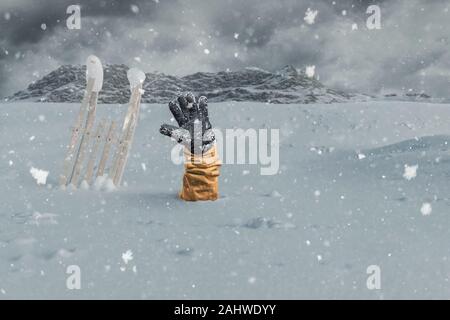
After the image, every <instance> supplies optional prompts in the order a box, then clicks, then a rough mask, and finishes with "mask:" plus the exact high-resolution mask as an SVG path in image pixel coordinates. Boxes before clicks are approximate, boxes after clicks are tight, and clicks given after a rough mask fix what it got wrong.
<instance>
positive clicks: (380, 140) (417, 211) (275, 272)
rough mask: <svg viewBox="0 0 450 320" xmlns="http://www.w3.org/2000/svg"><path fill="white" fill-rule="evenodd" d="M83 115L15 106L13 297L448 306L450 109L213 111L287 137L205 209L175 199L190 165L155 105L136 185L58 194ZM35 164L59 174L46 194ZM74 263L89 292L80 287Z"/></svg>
mask: <svg viewBox="0 0 450 320" xmlns="http://www.w3.org/2000/svg"><path fill="white" fill-rule="evenodd" d="M77 109H78V104H51V103H39V104H35V103H8V104H3V105H0V115H1V117H0V121H1V123H0V128H1V129H0V130H1V136H2V148H1V150H0V152H1V154H0V157H1V162H0V173H1V174H0V179H1V181H0V194H1V196H2V201H1V202H0V298H50V297H52V298H67V299H73V298H288V299H289V298H357V299H359V298H370V299H381V298H449V296H450V283H449V277H450V248H449V246H448V243H449V240H450V217H449V205H450V200H449V194H450V187H449V183H448V179H449V178H448V176H449V172H450V153H449V151H450V150H449V144H448V143H447V140H448V139H450V105H437V104H436V105H433V104H420V103H406V102H405V103H398V102H384V103H383V102H371V103H359V104H354V103H344V104H328V105H325V104H322V105H321V104H317V105H292V104H291V105H277V106H274V105H269V104H262V103H212V104H211V105H210V114H211V119H212V120H213V124H214V125H215V126H216V127H220V128H232V127H240V128H244V129H245V128H263V127H265V128H279V129H280V140H281V146H280V172H279V174H278V175H275V176H260V175H259V167H258V166H257V165H224V166H223V168H222V176H221V179H220V189H221V199H220V200H218V201H216V202H204V203H185V202H182V201H179V200H178V199H177V198H176V192H177V191H178V189H179V187H180V183H181V174H182V167H180V166H176V165H174V164H172V162H171V161H170V150H171V148H172V146H173V143H172V142H171V141H170V140H169V139H167V138H166V137H163V136H160V135H159V134H158V128H159V125H160V124H161V123H162V122H165V121H167V120H168V119H170V117H171V116H170V114H169V112H168V110H167V108H166V107H165V106H161V105H154V104H148V105H143V110H142V113H141V119H140V123H139V126H138V128H137V132H136V140H135V144H134V146H133V149H132V154H131V157H130V161H129V165H128V167H127V170H126V173H125V177H124V180H125V181H126V182H127V187H124V188H122V189H121V190H118V191H115V192H96V191H92V190H91V191H86V190H79V191H73V192H68V191H66V192H64V191H61V190H58V188H56V187H55V186H56V184H57V177H58V174H59V172H60V170H61V166H62V159H63V157H64V145H65V144H66V143H67V141H68V139H69V126H70V124H71V122H72V120H73V119H74V118H75V114H76V111H77ZM125 109H126V107H125V106H120V105H100V106H99V113H100V114H103V115H105V116H106V115H111V116H112V117H117V118H119V117H121V116H122V115H123V112H124V111H125ZM358 155H359V156H358ZM363 155H364V156H365V157H364V156H363ZM142 164H145V166H143V165H142ZM406 164H407V165H409V166H412V165H418V169H417V177H415V178H412V179H411V180H407V179H405V178H403V173H404V166H405V165H406ZM31 167H35V168H38V169H43V170H48V171H50V174H49V177H48V179H47V184H46V185H45V186H38V185H37V184H36V181H35V180H34V179H33V177H32V176H31V174H30V172H29V171H30V168H31ZM144 168H145V170H144ZM246 170H248V171H249V173H248V174H247V171H246ZM423 203H430V204H431V206H432V212H431V214H429V215H423V214H422V213H421V207H422V205H423ZM127 250H131V251H132V253H133V260H131V261H128V263H127V264H125V262H124V260H123V259H122V254H123V253H125V252H126V251H127ZM373 264H375V265H379V266H380V267H381V274H382V282H381V286H382V287H381V290H378V291H377V290H375V291H370V290H368V289H367V288H366V279H367V274H366V268H367V267H368V266H369V265H373ZM68 265H78V266H79V267H80V268H81V272H82V273H81V275H82V289H81V290H73V291H70V290H67V289H66V278H67V276H68V275H67V274H66V273H65V272H66V267H67V266H68ZM134 267H135V268H134ZM133 269H134V270H133Z"/></svg>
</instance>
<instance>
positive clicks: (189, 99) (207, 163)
mask: <svg viewBox="0 0 450 320" xmlns="http://www.w3.org/2000/svg"><path fill="white" fill-rule="evenodd" d="M177 100H178V104H177V102H175V101H172V102H170V103H169V109H170V111H171V112H172V114H173V116H174V117H175V120H176V121H177V123H178V127H177V126H173V125H169V124H163V125H162V126H161V128H160V129H159V132H161V133H162V134H163V135H166V136H169V137H172V138H174V139H175V140H176V141H177V142H178V143H181V144H182V145H184V146H185V152H184V154H185V160H186V161H185V164H184V168H185V170H184V175H183V186H182V189H181V191H180V193H179V196H180V198H181V199H183V200H186V201H199V200H200V201H204V200H217V199H218V197H219V189H218V188H219V187H218V179H219V175H220V166H221V162H220V159H219V156H218V154H217V150H216V147H215V136H214V132H213V130H212V127H211V123H210V122H209V117H208V104H207V100H206V97H200V98H199V99H198V100H196V99H195V96H194V95H193V94H192V93H188V94H187V95H186V96H180V97H178V99H177Z"/></svg>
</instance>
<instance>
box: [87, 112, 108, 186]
mask: <svg viewBox="0 0 450 320" xmlns="http://www.w3.org/2000/svg"><path fill="white" fill-rule="evenodd" d="M105 126H106V120H103V121H102V122H100V124H99V126H98V127H97V130H96V132H95V136H94V143H93V146H92V149H91V150H90V154H89V161H88V165H87V167H86V174H85V176H84V180H85V181H86V182H87V183H88V185H90V184H91V182H92V181H91V180H92V176H93V175H94V167H95V163H96V161H95V160H96V158H97V152H98V149H99V147H100V143H101V142H102V140H103V131H104V128H105Z"/></svg>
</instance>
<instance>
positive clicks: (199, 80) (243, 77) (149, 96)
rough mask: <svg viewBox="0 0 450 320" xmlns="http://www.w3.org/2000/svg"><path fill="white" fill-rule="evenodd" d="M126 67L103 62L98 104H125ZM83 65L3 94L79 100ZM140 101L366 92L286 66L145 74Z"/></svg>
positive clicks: (308, 98)
mask: <svg viewBox="0 0 450 320" xmlns="http://www.w3.org/2000/svg"><path fill="white" fill-rule="evenodd" d="M127 70H128V67H127V66H126V65H117V64H112V65H105V66H104V84H103V89H102V91H101V92H100V95H99V102H100V103H126V102H127V101H128V99H129V95H130V93H129V85H128V80H127V77H126V72H127ZM85 73H86V67H85V66H76V65H63V66H61V67H59V68H58V69H56V70H54V71H52V72H50V73H49V74H47V75H46V76H44V77H43V78H42V79H40V80H37V81H35V82H33V83H31V84H30V85H29V86H28V88H27V89H25V90H22V91H19V92H17V93H15V94H14V95H12V96H11V97H8V98H7V100H9V101H18V100H27V101H36V102H79V101H80V100H81V99H82V97H83V91H84V89H85V84H86V79H85ZM146 75H147V79H146V81H145V83H144V90H145V93H144V95H143V102H146V103H167V102H168V101H170V100H172V99H174V98H175V97H176V96H177V95H178V94H180V93H182V92H187V91H191V92H194V93H195V94H198V95H206V96H207V97H208V100H209V101H211V102H219V101H258V102H269V103H333V102H347V101H349V100H365V99H366V98H368V96H365V95H358V94H349V93H345V92H342V91H338V90H333V89H330V88H327V87H325V86H324V85H323V84H322V83H320V82H319V81H318V80H316V79H315V78H310V77H307V76H306V74H305V73H304V72H299V71H297V70H296V69H295V68H294V67H292V66H285V67H284V68H282V69H280V70H278V71H276V72H269V71H265V70H261V69H257V68H246V69H243V70H240V71H231V72H224V71H222V72H218V73H209V72H197V73H194V74H191V75H187V76H184V77H175V76H170V75H166V74H163V73H147V74H146Z"/></svg>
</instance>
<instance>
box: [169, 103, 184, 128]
mask: <svg viewBox="0 0 450 320" xmlns="http://www.w3.org/2000/svg"><path fill="white" fill-rule="evenodd" d="M169 109H170V112H172V114H173V117H174V118H175V120H176V121H177V123H178V125H179V126H180V127H182V126H183V125H184V124H185V123H186V122H187V119H186V116H185V114H184V113H183V111H182V110H181V108H180V107H179V106H178V105H177V104H176V102H174V101H171V102H169Z"/></svg>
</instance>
